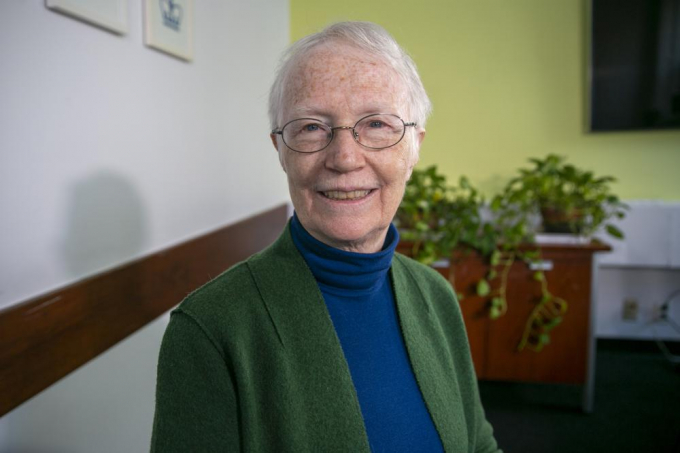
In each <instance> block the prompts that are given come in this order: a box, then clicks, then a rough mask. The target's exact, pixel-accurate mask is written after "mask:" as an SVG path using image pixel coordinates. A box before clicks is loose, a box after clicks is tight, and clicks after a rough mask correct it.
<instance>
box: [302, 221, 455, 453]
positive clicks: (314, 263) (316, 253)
mask: <svg viewBox="0 0 680 453" xmlns="http://www.w3.org/2000/svg"><path fill="white" fill-rule="evenodd" d="M290 231H291V236H292V238H293V242H294V243H295V246H296V247H297V248H298V250H299V251H300V253H301V254H302V256H303V257H304V259H305V261H306V262H307V265H308V266H309V268H310V269H311V271H312V274H314V277H315V278H316V281H317V283H318V285H319V288H320V289H321V293H322V294H323V298H324V301H325V302H326V306H327V307H328V312H329V313H330V316H331V319H332V321H333V325H334V326H335V331H336V332H337V335H338V338H339V340H340V344H341V346H342V350H343V352H344V354H345V359H346V360H347V364H348V365H349V370H350V373H351V375H352V381H353V382H354V387H355V388H356V392H357V397H358V398H359V405H360V406H361V412H362V415H363V417H364V424H365V426H366V432H367V434H368V441H369V443H370V445H371V450H372V451H373V452H421V451H422V452H440V451H443V448H442V444H441V441H440V439H439V434H438V433H437V431H436V428H435V426H434V423H433V422H432V418H431V417H430V414H429V412H428V410H427V408H426V406H425V401H424V400H423V397H422V395H421V393H420V389H419V388H418V384H417V383H416V379H415V376H414V374H413V370H412V369H411V364H410V362H409V359H408V355H407V352H406V346H405V344H404V340H403V338H402V336H401V329H400V327H399V318H398V316H397V312H396V306H395V301H394V293H393V291H392V285H391V283H390V277H389V273H388V271H389V269H390V266H391V265H392V256H393V255H394V250H395V248H396V247H397V243H398V242H399V234H398V233H397V230H396V228H395V227H394V226H393V225H391V226H390V228H389V230H388V232H387V237H386V239H385V244H384V246H383V249H382V250H381V251H380V252H377V253H368V254H364V253H353V252H346V251H344V250H339V249H336V248H333V247H330V246H328V245H326V244H324V243H322V242H320V241H318V240H317V239H315V238H314V237H312V236H311V235H310V234H309V233H308V232H307V231H306V230H305V229H304V228H303V227H302V224H301V223H300V221H299V220H298V218H297V215H294V216H293V220H292V221H291V229H290Z"/></svg>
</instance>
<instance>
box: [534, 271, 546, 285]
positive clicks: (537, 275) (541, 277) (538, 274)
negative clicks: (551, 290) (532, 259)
mask: <svg viewBox="0 0 680 453" xmlns="http://www.w3.org/2000/svg"><path fill="white" fill-rule="evenodd" d="M534 280H536V281H537V282H542V281H543V280H545V275H544V274H543V272H541V271H537V272H534Z"/></svg>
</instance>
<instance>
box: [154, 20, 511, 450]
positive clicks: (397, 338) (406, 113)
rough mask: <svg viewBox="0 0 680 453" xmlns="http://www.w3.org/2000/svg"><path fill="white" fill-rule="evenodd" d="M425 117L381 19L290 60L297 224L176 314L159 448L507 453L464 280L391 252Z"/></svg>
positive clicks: (279, 120)
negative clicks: (469, 319) (471, 329)
mask: <svg viewBox="0 0 680 453" xmlns="http://www.w3.org/2000/svg"><path fill="white" fill-rule="evenodd" d="M429 110H430V103H429V100H428V98H427V95H426V93H425V90H424V89H423V86H422V83H421V81H420V78H419V76H418V73H417V71H416V68H415V65H414V64H413V62H412V61H411V59H410V58H409V57H408V56H407V55H406V53H405V52H404V51H403V50H402V49H401V48H400V47H399V45H398V44H397V43H396V42H395V41H394V40H393V39H392V37H391V36H389V34H388V33H387V32H386V31H385V30H383V29H382V28H380V27H378V26H376V25H374V24H369V23H356V22H355V23H339V24H335V25H333V26H330V27H328V28H327V29H325V30H323V31H322V32H320V33H318V34H314V35H311V36H308V37H306V38H303V39H301V40H300V41H298V42H297V43H295V44H294V45H293V46H292V47H291V48H290V49H289V51H288V52H287V53H286V54H285V55H284V58H283V60H282V64H281V66H280V69H279V72H278V75H277V78H276V81H275V82H274V85H273V87H272V90H271V95H270V120H271V124H272V128H273V130H272V132H271V139H272V142H273V143H274V147H275V148H276V150H277V152H278V154H279V159H280V161H281V164H282V166H283V169H284V171H285V172H286V175H287V177H288V185H289V188H290V196H291V199H292V201H293V205H294V207H295V215H294V216H293V218H292V219H291V221H290V222H289V224H288V226H287V228H286V229H285V231H284V232H283V234H282V235H281V237H280V238H279V239H278V240H277V242H275V243H274V244H273V245H272V246H271V247H269V248H267V249H266V250H264V251H263V252H261V253H259V254H256V255H255V256H253V257H251V258H250V259H248V260H247V261H245V262H243V263H240V264H238V265H236V266H235V267H233V268H231V269H229V270H228V271H227V272H225V273H224V274H222V275H221V276H219V277H217V278H216V279H214V280H213V281H211V282H210V283H208V284H207V285H205V286H204V287H202V288H201V289H199V290H197V291H196V292H194V293H193V294H191V295H190V296H189V297H188V298H187V299H186V300H185V301H184V302H183V303H182V304H181V305H180V306H179V308H177V309H176V310H175V311H174V312H173V313H172V317H171V321H170V324H169V325H168V328H167V331H166V334H165V337H164V339H163V345H162V348H161V353H160V360H159V365H158V388H157V396H156V416H155V420H154V433H153V440H152V450H153V451H182V452H188V451H191V452H207V451H248V452H251V451H267V452H305V451H308V452H331V451H338V452H368V451H374V452H437V451H447V452H496V451H498V449H497V446H496V442H495V440H494V438H493V434H492V429H491V426H490V425H489V423H488V422H487V421H486V419H485V416H484V411H483V409H482V406H481V403H480V400H479V395H478V391H477V384H476V378H475V374H474V369H473V367H472V363H471V360H470V353H469V347H468V343H467V339H466V335H465V330H464V325H463V320H462V318H461V314H460V310H459V307H458V305H457V301H456V298H455V296H454V293H453V291H452V289H451V286H450V285H449V284H448V283H447V282H446V281H445V280H444V279H443V278H441V277H440V276H439V275H438V274H437V273H436V272H435V271H433V270H432V269H430V268H428V267H426V266H423V265H420V264H418V263H416V262H415V261H413V260H411V259H409V258H406V257H404V256H401V255H398V254H395V253H394V250H395V247H396V245H397V242H398V241H399V235H398V234H397V231H396V229H395V228H394V226H393V225H392V224H391V221H392V218H393V217H394V214H395V212H396V210H397V207H398V206H399V203H400V201H401V198H402V196H403V194H404V187H405V184H406V181H407V180H408V178H409V176H410V175H411V171H412V170H413V166H414V165H415V163H416V161H417V160H418V152H419V148H420V144H421V142H422V140H423V137H424V136H425V129H424V128H423V125H424V123H425V120H426V117H427V115H428V113H429Z"/></svg>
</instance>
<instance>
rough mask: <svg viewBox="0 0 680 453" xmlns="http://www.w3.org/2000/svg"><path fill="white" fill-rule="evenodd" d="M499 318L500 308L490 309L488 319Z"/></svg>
mask: <svg viewBox="0 0 680 453" xmlns="http://www.w3.org/2000/svg"><path fill="white" fill-rule="evenodd" d="M500 317H501V310H500V308H496V307H491V308H490V309H489V318H491V319H498V318H500Z"/></svg>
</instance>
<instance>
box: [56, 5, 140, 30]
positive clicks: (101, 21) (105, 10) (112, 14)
mask: <svg viewBox="0 0 680 453" xmlns="http://www.w3.org/2000/svg"><path fill="white" fill-rule="evenodd" d="M45 5H46V6H47V7H48V8H49V9H51V10H54V11H58V12H60V13H63V14H66V15H69V16H73V17H75V18H78V19H80V20H83V21H85V22H89V23H91V24H94V25H97V26H98V27H102V28H105V29H107V30H111V31H112V32H114V33H118V34H121V35H122V34H125V33H127V31H128V20H127V0H45Z"/></svg>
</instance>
